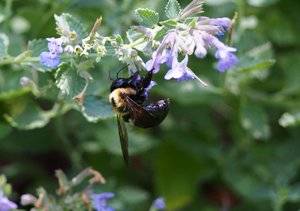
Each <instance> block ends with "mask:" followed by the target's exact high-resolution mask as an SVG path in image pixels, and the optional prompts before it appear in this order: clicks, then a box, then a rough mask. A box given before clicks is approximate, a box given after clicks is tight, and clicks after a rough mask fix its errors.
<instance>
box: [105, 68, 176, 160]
mask: <svg viewBox="0 0 300 211" xmlns="http://www.w3.org/2000/svg"><path fill="white" fill-rule="evenodd" d="M151 79H152V71H150V72H148V73H147V75H146V76H145V77H144V76H141V75H140V73H139V72H136V73H134V74H133V75H132V76H131V77H129V78H117V79H116V80H114V81H113V82H112V85H111V87H110V91H111V93H110V95H109V101H110V103H111V105H112V107H113V110H114V111H115V112H116V114H117V122H118V130H119V137H120V143H121V148H122V153H123V158H124V161H125V163H126V164H128V162H129V154H128V134H127V130H126V126H125V122H132V123H133V125H135V126H137V127H140V128H151V127H155V126H157V125H159V124H160V123H161V122H162V121H163V120H164V119H165V118H166V116H167V114H168V111H169V104H170V102H169V99H163V100H159V101H157V102H154V103H149V104H147V103H146V100H147V98H148V95H149V86H150V84H151Z"/></svg>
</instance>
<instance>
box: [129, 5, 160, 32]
mask: <svg viewBox="0 0 300 211" xmlns="http://www.w3.org/2000/svg"><path fill="white" fill-rule="evenodd" d="M135 14H136V16H137V17H138V21H139V22H140V23H141V24H142V25H145V26H147V27H152V26H154V25H155V24H157V23H158V21H159V14H158V13H157V12H155V11H154V10H151V9H148V8H139V9H136V10H135Z"/></svg>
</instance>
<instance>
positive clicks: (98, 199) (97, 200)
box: [92, 192, 115, 211]
mask: <svg viewBox="0 0 300 211" xmlns="http://www.w3.org/2000/svg"><path fill="white" fill-rule="evenodd" d="M114 195H115V194H114V193H110V192H104V193H99V194H92V204H93V207H94V208H95V209H96V211H114V210H115V209H114V208H112V207H110V206H108V205H107V201H108V200H109V199H111V198H113V197H114Z"/></svg>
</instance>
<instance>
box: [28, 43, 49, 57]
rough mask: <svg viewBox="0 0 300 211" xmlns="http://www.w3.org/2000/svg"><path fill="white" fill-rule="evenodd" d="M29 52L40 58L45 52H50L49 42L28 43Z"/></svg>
mask: <svg viewBox="0 0 300 211" xmlns="http://www.w3.org/2000/svg"><path fill="white" fill-rule="evenodd" d="M28 50H29V51H31V55H32V56H33V57H38V56H40V54H41V53H42V52H44V51H48V46H47V40H45V39H35V40H31V41H29V42H28Z"/></svg>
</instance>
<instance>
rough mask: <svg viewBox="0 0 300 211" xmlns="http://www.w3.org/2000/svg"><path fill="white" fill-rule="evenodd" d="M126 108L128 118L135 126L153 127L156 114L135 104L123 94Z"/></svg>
mask: <svg viewBox="0 0 300 211" xmlns="http://www.w3.org/2000/svg"><path fill="white" fill-rule="evenodd" d="M125 100H126V104H127V108H128V110H129V113H130V118H131V120H132V122H133V124H134V125H135V126H138V127H142V128H149V127H153V126H154V125H153V123H154V122H155V120H156V116H154V115H153V114H152V113H150V112H149V111H147V110H146V109H145V108H144V107H142V106H141V105H139V104H137V103H136V102H135V101H134V100H132V99H131V98H130V97H129V96H128V95H126V96H125Z"/></svg>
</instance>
